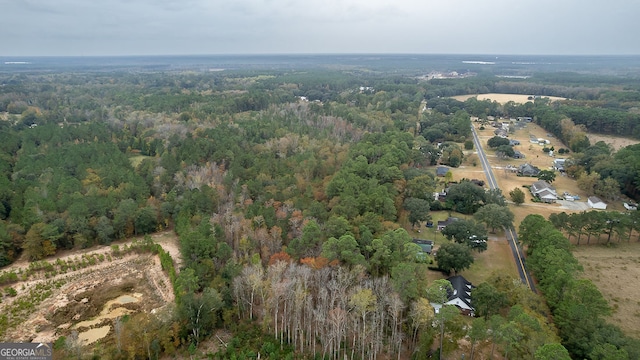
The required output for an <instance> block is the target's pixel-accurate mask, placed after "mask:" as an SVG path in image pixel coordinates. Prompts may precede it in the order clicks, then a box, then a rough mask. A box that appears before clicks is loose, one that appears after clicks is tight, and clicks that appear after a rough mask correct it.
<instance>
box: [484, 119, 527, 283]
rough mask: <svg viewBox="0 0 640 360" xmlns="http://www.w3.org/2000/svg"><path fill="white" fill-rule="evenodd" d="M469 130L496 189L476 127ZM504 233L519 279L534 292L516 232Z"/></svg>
mask: <svg viewBox="0 0 640 360" xmlns="http://www.w3.org/2000/svg"><path fill="white" fill-rule="evenodd" d="M471 132H472V133H473V142H474V144H475V146H476V149H477V150H478V157H479V158H480V163H482V169H483V170H484V173H485V175H486V176H487V183H488V184H489V188H490V189H498V182H497V181H496V178H495V176H494V175H493V170H492V169H491V165H490V164H489V161H488V160H487V155H486V154H485V153H484V150H483V148H482V145H481V144H480V139H478V134H477V133H476V129H475V128H474V127H473V125H471ZM505 234H506V236H507V241H508V242H509V245H510V246H511V253H513V258H514V259H515V260H516V267H517V268H518V274H519V275H520V279H522V282H523V283H524V284H525V285H527V286H528V287H529V289H531V291H533V292H536V287H535V284H534V283H533V280H532V279H531V275H530V274H529V271H528V270H527V267H526V265H525V263H524V255H523V254H524V252H523V251H522V248H520V245H519V244H518V234H517V233H516V231H515V229H514V228H513V227H509V228H505Z"/></svg>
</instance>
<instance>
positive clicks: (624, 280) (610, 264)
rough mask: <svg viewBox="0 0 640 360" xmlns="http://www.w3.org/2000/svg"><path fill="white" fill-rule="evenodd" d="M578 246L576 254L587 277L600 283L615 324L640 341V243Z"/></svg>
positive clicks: (635, 241)
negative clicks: (639, 283) (638, 284)
mask: <svg viewBox="0 0 640 360" xmlns="http://www.w3.org/2000/svg"><path fill="white" fill-rule="evenodd" d="M631 241H632V242H631V243H621V244H617V243H616V244H613V246H610V247H607V246H604V245H591V246H577V247H575V249H574V251H573V254H574V256H575V257H576V258H577V259H578V261H579V262H580V264H582V266H583V267H584V277H585V278H587V279H590V280H591V281H593V282H594V284H596V286H597V287H598V289H600V291H601V292H602V294H603V295H604V297H605V299H606V300H607V302H608V303H609V306H611V307H612V309H613V314H612V315H611V316H610V317H609V318H608V320H609V322H611V323H612V324H615V325H618V326H620V328H621V329H622V330H623V331H624V332H625V333H626V334H627V335H628V336H631V337H633V338H636V339H638V338H640V286H637V284H636V282H637V281H638V279H639V278H640V243H639V242H638V239H637V238H636V237H635V236H634V237H632V239H631Z"/></svg>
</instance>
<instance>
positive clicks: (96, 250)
mask: <svg viewBox="0 0 640 360" xmlns="http://www.w3.org/2000/svg"><path fill="white" fill-rule="evenodd" d="M151 237H152V239H153V240H154V242H155V243H157V244H160V245H161V246H162V248H163V249H164V250H165V251H167V252H169V253H170V254H171V256H172V258H173V259H174V262H175V263H176V264H175V268H176V270H178V269H179V266H180V263H181V257H180V252H179V246H178V244H177V236H176V235H175V234H174V233H173V232H172V231H164V232H160V233H156V234H153V235H151ZM141 239H142V237H141V238H136V239H129V240H126V241H118V242H114V243H112V245H118V246H119V247H120V249H122V248H123V247H124V245H127V246H128V245H130V244H131V243H132V242H133V241H134V240H138V241H139V240H141ZM98 254H102V255H105V257H106V255H107V254H110V255H111V260H107V259H105V260H104V261H102V262H97V263H96V264H95V265H90V266H88V267H85V268H79V269H77V270H75V271H72V270H71V269H69V270H68V271H67V272H66V273H60V274H57V275H55V276H50V277H48V278H45V277H44V274H42V273H38V274H34V275H32V276H31V277H30V278H29V279H28V280H26V281H19V282H17V283H13V284H11V285H8V286H11V287H13V288H14V289H15V290H16V291H17V296H16V297H8V298H7V297H5V298H3V301H2V303H0V312H3V311H6V310H5V309H7V308H8V307H9V306H10V305H11V304H12V303H13V302H14V301H15V300H16V299H19V298H20V297H21V296H23V295H25V294H27V293H28V292H29V290H30V289H33V288H35V286H36V285H37V284H40V283H45V282H52V281H62V282H63V283H64V285H62V286H61V287H60V288H57V289H56V288H52V289H51V290H52V294H51V296H49V297H48V298H47V299H46V300H44V301H43V302H42V303H41V304H40V305H38V306H37V307H36V310H34V311H33V313H32V314H31V315H29V317H28V318H27V319H25V321H23V322H22V323H21V324H20V325H18V326H17V327H16V328H14V329H11V330H10V332H8V333H7V334H6V337H7V338H8V340H10V341H32V340H33V339H36V340H38V341H40V342H52V341H54V340H55V339H57V337H58V336H60V334H59V331H64V330H65V329H66V328H68V326H59V327H57V328H56V327H55V325H56V324H53V323H52V322H51V321H49V320H48V319H47V316H48V315H50V314H53V313H55V312H56V311H58V310H59V309H62V308H65V307H66V306H67V305H69V304H71V303H75V302H76V301H75V300H74V296H76V295H78V294H80V293H83V292H86V291H89V290H91V289H96V288H99V287H104V286H107V287H108V286H117V285H118V284H120V283H122V281H123V280H124V279H125V278H129V279H134V278H135V279H138V280H137V281H139V282H140V283H141V284H145V285H144V287H145V289H147V290H146V293H147V294H146V295H145V297H146V299H145V302H144V304H145V306H151V304H157V303H161V304H170V303H173V301H174V293H173V289H172V287H171V281H170V280H169V278H168V276H167V275H166V274H165V273H164V271H162V268H161V266H160V260H159V257H158V256H156V255H151V254H136V253H128V254H127V255H124V256H120V257H116V256H113V254H112V250H111V246H96V247H93V248H90V249H83V250H76V251H66V252H64V253H60V254H58V255H57V256H55V257H52V258H47V259H45V260H46V261H48V262H50V263H54V262H55V261H56V260H57V259H61V260H65V261H70V260H73V259H80V258H81V257H82V256H83V255H87V256H91V255H98ZM26 268H28V262H27V261H20V262H17V263H14V264H12V265H10V266H9V267H6V268H5V269H3V270H4V271H7V270H9V271H10V270H13V271H25V270H26ZM149 296H151V297H154V298H156V299H158V300H154V301H151V298H148V297H149ZM148 310H151V309H148ZM67 321H73V320H72V319H68V320H67ZM63 325H67V324H63ZM68 325H71V324H68Z"/></svg>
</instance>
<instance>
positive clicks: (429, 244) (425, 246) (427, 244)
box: [412, 239, 433, 254]
mask: <svg viewBox="0 0 640 360" xmlns="http://www.w3.org/2000/svg"><path fill="white" fill-rule="evenodd" d="M412 242H413V243H414V244H416V245H418V246H420V248H421V249H422V252H423V253H425V254H431V251H432V250H433V240H422V239H413V240H412Z"/></svg>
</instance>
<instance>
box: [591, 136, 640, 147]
mask: <svg viewBox="0 0 640 360" xmlns="http://www.w3.org/2000/svg"><path fill="white" fill-rule="evenodd" d="M587 136H588V137H589V141H590V142H591V144H592V145H593V144H595V143H597V142H598V141H604V142H605V143H607V144H609V145H611V146H612V147H613V149H614V150H616V151H618V150H620V149H622V148H623V147H626V146H629V145H635V144H640V140H638V139H629V138H623V137H617V136H611V135H601V134H591V133H589V134H587Z"/></svg>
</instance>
